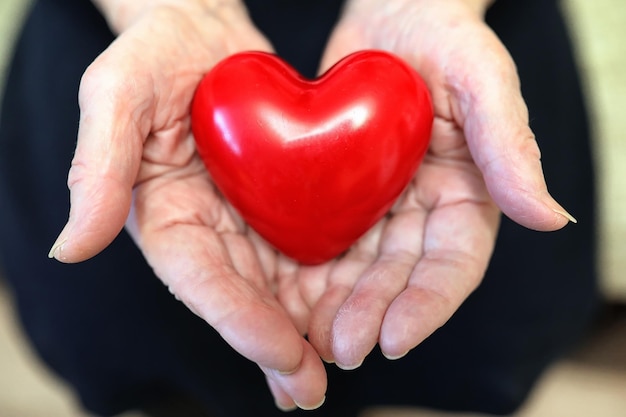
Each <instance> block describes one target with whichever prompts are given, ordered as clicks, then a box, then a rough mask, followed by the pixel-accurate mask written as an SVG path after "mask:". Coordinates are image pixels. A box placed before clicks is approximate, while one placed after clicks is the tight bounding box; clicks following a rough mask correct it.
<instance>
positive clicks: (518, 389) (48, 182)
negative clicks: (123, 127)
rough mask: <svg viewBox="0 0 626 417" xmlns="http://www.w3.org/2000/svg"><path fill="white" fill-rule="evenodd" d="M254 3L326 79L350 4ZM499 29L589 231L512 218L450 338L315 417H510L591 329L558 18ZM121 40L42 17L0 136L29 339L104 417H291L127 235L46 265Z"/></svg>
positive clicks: (61, 6) (59, 8)
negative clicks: (79, 145)
mask: <svg viewBox="0 0 626 417" xmlns="http://www.w3.org/2000/svg"><path fill="white" fill-rule="evenodd" d="M246 3H247V4H248V6H249V8H250V11H251V14H252V18H253V20H254V21H255V22H256V24H257V25H258V26H259V27H260V28H261V29H262V30H263V31H264V32H265V33H266V34H267V36H268V37H269V38H270V39H271V41H272V42H273V44H274V46H275V47H276V50H277V51H278V53H279V54H281V55H282V56H283V57H285V58H286V59H287V60H288V61H290V62H291V63H292V64H294V65H295V66H296V67H297V68H298V69H300V70H301V71H303V72H304V73H305V74H308V75H312V74H314V73H315V71H316V68H317V63H318V61H319V57H320V55H321V52H322V50H323V47H324V43H325V40H326V38H327V37H328V32H329V30H330V28H331V27H332V26H333V24H334V22H335V20H336V18H337V16H338V13H339V10H340V6H341V2H336V1H332V0H309V1H305V0H297V1H294V0H258V1H247V2H246ZM487 21H488V23H489V24H490V25H491V26H492V27H493V29H494V30H495V31H496V32H497V33H498V35H499V36H500V37H501V39H502V40H503V42H504V43H505V44H506V46H507V47H508V48H509V50H510V51H511V53H512V55H513V57H514V58H515V60H516V62H517V65H518V69H519V73H520V76H521V79H522V89H523V94H524V97H525V99H526V100H527V103H528V105H529V109H530V116H531V120H532V122H531V123H532V128H533V129H534V131H535V133H536V134H537V137H538V140H539V142H540V146H541V149H542V155H543V158H542V159H543V163H544V169H545V173H546V177H547V181H548V185H549V187H550V190H551V192H552V193H553V195H555V196H556V198H557V199H558V200H559V201H560V202H561V203H563V204H564V206H565V207H567V208H568V210H570V211H571V212H573V213H574V214H575V215H576V216H577V218H578V219H579V224H578V225H575V226H572V225H570V226H568V227H566V228H565V229H564V230H562V231H559V232H556V233H549V234H544V233H537V232H531V231H528V230H526V229H523V228H522V227H520V226H517V225H515V224H513V223H512V222H510V221H508V220H506V219H504V221H503V224H502V228H501V232H500V235H499V237H498V243H497V247H496V251H495V254H494V257H493V260H492V262H491V265H490V267H489V271H488V273H487V275H486V277H485V280H484V282H483V284H482V285H481V287H480V288H479V289H478V290H477V291H476V292H475V293H474V294H473V295H472V296H471V297H470V298H469V299H468V300H467V302H466V303H465V304H464V305H463V306H462V307H461V309H460V310H459V311H458V312H457V314H456V315H455V316H454V317H453V318H452V319H451V320H450V322H449V323H448V324H447V325H446V326H444V327H443V328H442V329H441V330H439V331H438V332H436V333H435V334H434V335H433V336H432V337H431V338H429V339H428V340H427V341H426V342H424V343H423V344H422V345H420V346H419V347H418V348H417V349H415V350H414V351H413V352H412V353H411V354H410V355H409V356H407V357H406V358H404V359H402V360H400V361H396V362H388V361H386V360H384V359H383V358H382V357H381V355H379V354H378V353H373V354H372V355H371V356H370V357H369V358H368V359H367V360H366V362H365V364H364V366H363V367H362V368H360V369H359V370H357V371H353V372H339V371H337V370H336V369H335V367H332V366H331V367H329V377H330V386H329V393H328V396H327V398H328V400H327V404H326V405H325V406H324V407H323V408H322V409H321V410H320V411H318V412H312V413H307V415H310V416H318V415H319V416H322V415H324V416H332V415H340V416H343V417H347V416H354V415H356V414H355V413H356V410H357V409H358V408H360V407H363V406H366V405H368V404H416V405H424V406H429V407H437V408H443V409H452V410H468V411H475V412H480V411H484V412H495V413H508V412H510V411H512V410H513V409H514V408H515V407H517V406H518V405H519V404H520V402H521V401H523V399H524V398H525V397H526V395H527V393H528V391H529V389H530V388H531V386H532V383H533V382H534V381H535V379H536V378H537V376H538V375H539V374H540V372H541V371H542V370H543V369H544V368H545V366H546V365H548V364H549V363H550V361H552V360H553V359H554V358H555V357H557V356H558V355H560V354H562V353H563V352H564V351H565V350H566V349H568V348H569V347H570V346H571V345H572V343H573V342H574V341H575V340H576V339H577V338H578V337H579V336H580V334H581V332H582V331H583V329H584V328H585V326H586V324H587V322H588V320H589V318H590V317H591V315H592V312H593V308H594V306H595V303H596V300H597V292H596V283H595V259H594V254H595V233H594V183H593V170H592V164H591V158H590V155H591V152H590V146H589V134H588V126H587V118H586V113H585V109H584V105H583V100H582V96H581V93H580V86H579V83H578V75H577V73H576V67H575V65H574V61H573V58H572V51H571V47H570V44H569V40H568V37H567V33H566V30H565V27H564V24H563V21H562V18H561V15H560V11H559V9H558V4H557V3H556V2H555V1H546V0H534V1H517V0H499V1H498V2H497V3H496V5H495V6H494V7H493V8H492V9H491V10H490V11H489V12H488V16H487ZM112 40H113V36H112V35H111V33H110V32H109V30H108V29H107V27H106V24H105V22H104V20H103V19H102V18H101V16H99V14H98V13H97V11H96V10H95V9H94V8H93V6H91V4H90V3H89V2H88V1H87V0H80V1H79V0H40V1H39V2H37V3H36V4H35V5H34V7H33V10H32V13H31V14H30V16H29V19H28V21H27V23H26V25H25V27H24V31H23V33H22V36H21V37H20V40H19V43H18V44H17V47H16V55H15V58H14V60H13V64H12V67H11V72H10V76H9V78H8V81H7V87H6V94H5V97H4V102H3V107H2V115H1V117H2V119H0V256H1V257H2V258H1V259H2V265H3V268H4V273H5V276H6V278H7V281H8V283H9V285H10V288H11V289H12V290H13V292H14V295H15V298H16V301H17V306H18V309H19V313H20V318H21V319H22V322H23V324H24V328H25V330H26V332H27V334H28V336H29V337H30V339H31V341H32V342H33V346H34V347H35V348H36V349H37V352H38V353H39V354H40V355H41V357H42V358H43V360H44V361H45V362H46V363H47V364H49V365H50V367H51V368H52V369H53V370H54V371H55V372H57V373H58V374H59V375H60V376H62V377H63V378H64V379H65V380H66V381H67V382H69V383H70V384H71V385H72V386H73V388H74V389H75V390H76V392H77V394H78V395H79V398H80V400H81V401H82V402H83V404H84V405H85V406H86V407H88V408H89V409H90V410H91V411H92V412H94V413H98V414H101V415H111V414H115V413H120V412H122V411H125V410H129V409H131V408H142V409H148V410H153V412H154V410H160V412H161V413H162V414H163V413H164V412H165V411H166V410H167V409H168V403H172V402H178V403H180V402H184V403H185V404H186V406H187V407H189V408H190V409H191V408H193V409H195V410H196V411H197V414H193V412H192V411H190V410H187V411H185V412H181V411H180V410H178V411H176V412H174V413H173V415H185V416H194V415H207V414H208V411H206V410H209V411H210V415H211V416H215V417H222V416H229V417H231V416H242V417H244V416H245V417H249V416H251V415H262V416H273V415H276V416H282V415H283V413H282V412H279V411H277V410H276V409H275V407H274V405H273V401H272V399H271V396H270V394H269V391H268V389H267V388H266V387H265V382H264V380H263V377H262V375H261V373H260V372H259V371H258V369H257V368H256V366H254V365H253V364H251V363H249V362H248V361H246V360H243V359H242V358H240V357H239V356H238V354H236V353H234V352H233V351H232V350H231V349H230V348H229V347H228V346H226V344H225V343H224V342H222V341H221V339H220V338H219V337H218V336H217V335H216V333H215V332H213V331H212V330H210V329H209V328H208V326H207V325H206V324H205V323H203V322H202V321H201V320H200V319H198V318H196V317H195V316H194V315H193V314H192V313H190V312H188V311H187V309H186V308H185V307H184V306H182V304H180V303H178V302H176V301H175V300H174V299H173V298H172V297H171V296H170V294H169V293H168V291H167V290H166V289H165V288H164V287H163V285H162V284H161V283H160V281H159V280H158V279H156V278H155V277H154V276H153V275H152V272H151V271H150V268H149V267H148V266H147V265H146V264H145V262H144V261H143V260H142V258H141V256H140V254H139V252H138V251H137V249H136V248H135V246H134V245H133V243H132V242H131V241H130V239H129V238H128V237H127V236H126V234H124V233H123V234H122V235H121V236H120V237H119V238H118V239H117V240H116V241H115V242H114V243H113V244H112V245H111V246H110V247H109V248H108V249H107V250H105V251H104V252H103V253H102V254H100V255H99V256H97V257H95V258H94V259H92V260H90V261H87V262H84V263H82V264H79V265H61V264H59V263H57V262H53V261H50V260H48V259H47V258H46V253H47V251H48V249H49V247H50V245H51V244H52V242H53V241H54V239H55V238H56V235H57V233H58V232H59V231H60V229H61V227H62V226H63V224H64V222H65V221H66V218H67V212H68V192H67V187H66V177H67V170H68V168H69V164H70V161H71V158H72V152H73V149H74V146H75V138H76V131H77V126H78V106H77V99H76V98H77V93H78V84H79V80H80V76H81V74H82V72H83V71H84V69H85V68H86V66H87V65H88V64H89V63H90V62H91V61H92V60H93V59H94V58H95V57H96V56H97V55H98V54H99V53H100V52H101V51H102V50H103V49H104V48H106V47H107V45H108V44H109V43H110V42H111V41H112ZM300 414H303V413H300V412H297V413H295V414H293V415H300ZM155 415H157V414H156V413H155ZM163 415H164V414H163Z"/></svg>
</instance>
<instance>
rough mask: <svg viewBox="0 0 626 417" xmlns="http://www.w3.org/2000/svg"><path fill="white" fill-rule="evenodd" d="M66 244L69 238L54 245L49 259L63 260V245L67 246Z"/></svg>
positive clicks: (57, 241)
mask: <svg viewBox="0 0 626 417" xmlns="http://www.w3.org/2000/svg"><path fill="white" fill-rule="evenodd" d="M66 242H67V238H64V239H57V240H56V242H54V245H52V248H51V249H50V252H48V258H50V259H53V258H54V259H57V260H62V256H63V255H62V252H63V245H65V243H66Z"/></svg>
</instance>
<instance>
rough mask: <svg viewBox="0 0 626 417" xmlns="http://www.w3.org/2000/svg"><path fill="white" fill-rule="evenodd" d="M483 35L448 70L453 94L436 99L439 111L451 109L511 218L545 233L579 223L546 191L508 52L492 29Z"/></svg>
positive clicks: (493, 193) (495, 196) (489, 185)
mask: <svg viewBox="0 0 626 417" xmlns="http://www.w3.org/2000/svg"><path fill="white" fill-rule="evenodd" d="M484 31H488V29H487V28H486V27H485V28H484ZM480 38H481V39H483V41H482V42H477V43H474V47H473V48H474V49H473V50H467V51H464V53H463V54H462V55H461V56H460V59H458V61H457V62H456V63H455V65H454V68H451V69H449V70H448V71H449V72H448V74H447V75H446V79H445V83H446V85H447V86H448V88H449V90H448V91H447V92H446V94H448V95H449V96H448V98H442V97H439V98H437V97H435V107H436V112H437V113H439V114H441V113H442V112H445V111H448V112H449V111H450V109H452V112H453V114H452V117H454V118H455V119H456V120H457V121H458V122H459V125H460V126H463V129H464V132H465V136H466V139H467V143H468V146H469V149H470V152H471V154H472V157H473V158H474V160H475V162H476V164H477V165H478V167H479V168H480V170H481V171H482V173H483V176H484V178H485V182H486V184H487V188H488V190H489V192H490V194H491V196H492V198H493V199H494V200H495V202H496V204H497V205H498V206H499V207H500V209H501V210H502V211H503V212H504V213H505V214H506V215H507V216H508V217H510V218H511V219H512V220H514V221H516V222H518V223H519V224H521V225H523V226H526V227H528V228H531V229H536V230H544V231H547V230H556V229H559V228H561V227H563V226H565V225H566V224H567V223H568V222H569V221H574V222H575V219H574V218H573V217H572V216H571V215H570V214H569V213H567V211H566V210H565V209H564V208H563V207H562V206H561V205H559V204H558V203H557V202H556V201H555V200H554V198H552V196H551V195H550V194H549V192H548V189H547V185H546V182H545V179H544V176H543V170H542V167H541V160H540V158H541V154H540V151H539V147H538V145H537V142H536V141H535V137H534V134H533V132H532V131H531V129H530V127H529V117H528V109H527V108H526V104H525V103H524V100H523V98H522V96H521V90H520V84H519V78H518V75H517V71H516V68H515V65H514V63H513V61H512V59H511V57H510V55H509V54H508V52H507V51H506V50H505V49H504V46H502V44H501V43H500V41H499V40H498V39H497V38H496V37H495V35H493V34H492V33H490V32H489V33H488V34H486V35H484V36H482V37H480ZM435 95H436V94H435ZM449 97H452V105H450V102H449ZM442 107H444V108H445V110H442Z"/></svg>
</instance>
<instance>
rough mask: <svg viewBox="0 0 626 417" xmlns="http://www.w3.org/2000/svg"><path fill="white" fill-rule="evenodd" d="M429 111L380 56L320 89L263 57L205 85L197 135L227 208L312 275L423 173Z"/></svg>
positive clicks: (358, 62) (420, 89)
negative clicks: (308, 266) (313, 267)
mask: <svg viewBox="0 0 626 417" xmlns="http://www.w3.org/2000/svg"><path fill="white" fill-rule="evenodd" d="M432 121H433V109H432V104H431V99H430V94H429V92H428V89H427V87H426V85H425V83H424V82H423V80H422V79H421V78H420V77H419V75H418V74H417V73H416V72H415V71H414V70H413V69H412V68H411V67H409V66H408V65H407V64H405V63H404V62H403V61H401V60H400V59H399V58H397V57H395V56H393V55H391V54H388V53H386V52H381V51H362V52H357V53H354V54H352V55H350V56H348V57H346V58H344V59H343V60H341V61H340V62H339V63H337V64H336V65H335V66H333V67H332V68H331V69H330V70H328V71H327V72H326V73H325V74H324V75H322V76H321V77H320V78H318V79H315V80H309V79H305V78H303V77H302V76H300V75H299V74H298V73H297V72H296V71H295V70H294V69H293V68H292V67H290V66H289V65H288V64H286V63H285V62H284V61H282V60H281V59H280V58H278V57H276V56H274V55H271V54H266V53H261V52H249V53H241V54H237V55H233V56H231V57H229V58H227V59H225V60H224V61H222V62H220V63H218V64H217V65H216V66H215V67H214V68H213V70H212V71H211V72H209V73H208V74H207V75H206V76H205V77H204V79H203V80H202V82H201V83H200V85H199V87H198V89H197V91H196V95H195V97H194V101H193V105H192V128H193V134H194V136H195V139H196V143H197V148H198V152H199V154H200V156H201V157H202V159H203V160H204V163H205V165H206V167H207V169H208V171H209V172H210V175H211V177H212V179H213V181H214V182H215V184H216V185H217V187H218V188H219V190H220V191H221V192H222V193H223V195H224V196H225V197H226V199H227V200H228V201H229V202H230V203H231V204H232V205H233V207H234V208H235V209H236V210H237V211H238V212H239V213H240V214H241V216H242V217H243V219H245V221H246V222H247V223H248V224H249V225H250V226H251V227H253V228H254V229H255V230H256V231H257V232H258V233H259V234H260V235H261V236H263V237H264V238H265V239H266V240H267V241H268V242H269V243H270V244H272V245H273V246H274V247H276V248H277V249H278V250H280V251H281V252H283V253H284V254H286V255H288V256H290V257H292V258H294V259H296V260H298V261H300V262H302V263H307V264H315V263H320V262H324V261H327V260H329V259H332V258H333V257H335V256H337V255H340V254H341V253H342V252H344V251H345V250H346V249H348V248H349V247H350V246H351V245H352V244H353V243H354V242H355V241H356V240H357V239H358V238H359V237H360V236H362V235H363V234H364V233H365V232H366V231H367V230H368V229H370V228H371V227H372V226H373V225H374V224H375V223H376V222H377V221H378V220H379V219H380V218H381V217H382V216H384V215H385V214H386V213H387V212H388V210H389V209H390V208H391V206H392V204H393V203H394V201H395V200H396V199H397V198H398V196H399V195H400V194H401V193H402V191H403V190H404V189H405V188H406V186H407V184H408V183H409V181H410V180H411V179H412V177H413V175H414V174H415V171H416V169H417V167H418V165H419V163H420V162H421V160H422V158H423V156H424V154H425V152H426V149H427V147H428V142H429V138H430V132H431V127H432Z"/></svg>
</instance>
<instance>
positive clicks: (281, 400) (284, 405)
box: [265, 374, 298, 411]
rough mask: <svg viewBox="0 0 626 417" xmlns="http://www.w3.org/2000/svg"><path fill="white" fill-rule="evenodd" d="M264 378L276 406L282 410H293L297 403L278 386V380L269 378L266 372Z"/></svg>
mask: <svg viewBox="0 0 626 417" xmlns="http://www.w3.org/2000/svg"><path fill="white" fill-rule="evenodd" d="M265 380H266V381H267V386H268V387H269V389H270V392H271V393H272V396H273V397H274V401H275V402H276V407H278V408H279V409H281V410H282V411H293V410H295V409H297V408H298V405H297V404H296V403H295V401H294V400H293V398H291V397H290V396H289V394H287V393H286V392H285V390H284V389H282V388H281V387H280V385H279V384H278V382H276V381H274V379H272V378H270V377H269V375H268V374H266V375H265Z"/></svg>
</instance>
